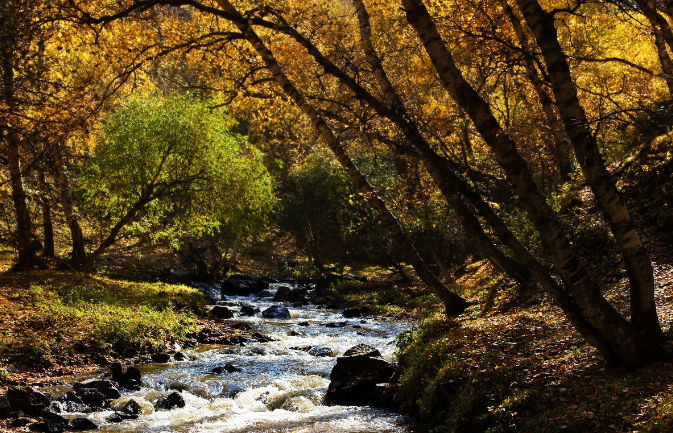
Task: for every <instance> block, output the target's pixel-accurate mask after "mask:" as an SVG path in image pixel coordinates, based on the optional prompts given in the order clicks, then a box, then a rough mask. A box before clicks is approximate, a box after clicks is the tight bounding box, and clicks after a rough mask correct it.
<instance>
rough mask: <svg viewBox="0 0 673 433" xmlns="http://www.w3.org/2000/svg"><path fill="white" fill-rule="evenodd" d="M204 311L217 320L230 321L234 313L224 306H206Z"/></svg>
mask: <svg viewBox="0 0 673 433" xmlns="http://www.w3.org/2000/svg"><path fill="white" fill-rule="evenodd" d="M206 311H207V312H208V315H209V316H213V317H217V318H218V319H231V318H232V317H234V313H233V312H232V311H231V310H230V309H229V307H225V306H224V305H207V306H206Z"/></svg>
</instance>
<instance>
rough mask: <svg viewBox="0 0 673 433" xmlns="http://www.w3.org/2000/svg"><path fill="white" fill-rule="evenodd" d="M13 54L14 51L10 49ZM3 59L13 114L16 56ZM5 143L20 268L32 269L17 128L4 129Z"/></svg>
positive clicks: (6, 93) (7, 100)
mask: <svg viewBox="0 0 673 433" xmlns="http://www.w3.org/2000/svg"><path fill="white" fill-rule="evenodd" d="M10 50H11V48H10ZM0 54H1V55H2V81H3V88H4V89H3V90H4V91H3V95H2V96H3V98H4V102H5V104H6V105H7V107H8V111H9V113H10V114H13V113H14V111H15V110H16V105H15V101H14V68H13V55H12V52H11V51H10V52H8V53H7V52H5V53H0ZM2 129H3V131H2V134H3V137H2V138H3V139H4V140H5V142H6V143H7V165H8V168H9V179H10V184H11V187H12V200H13V202H14V211H15V212H16V241H17V249H18V251H19V263H18V265H19V267H20V268H23V269H28V268H30V267H32V266H33V265H34V263H33V251H32V247H31V245H30V235H31V229H32V224H31V221H30V212H29V210H28V205H27V203H26V191H25V190H24V188H23V175H22V173H21V152H20V149H19V147H20V146H19V137H18V135H17V133H16V132H15V131H14V126H13V125H3V128H2Z"/></svg>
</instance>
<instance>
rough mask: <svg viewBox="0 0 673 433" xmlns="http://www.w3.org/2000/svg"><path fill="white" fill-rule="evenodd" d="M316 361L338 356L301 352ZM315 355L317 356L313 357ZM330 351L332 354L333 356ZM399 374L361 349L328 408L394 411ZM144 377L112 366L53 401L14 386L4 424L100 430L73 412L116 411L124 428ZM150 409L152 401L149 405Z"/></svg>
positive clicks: (164, 403) (338, 370)
mask: <svg viewBox="0 0 673 433" xmlns="http://www.w3.org/2000/svg"><path fill="white" fill-rule="evenodd" d="M295 349H297V350H303V351H307V352H309V353H311V354H312V355H314V356H334V353H333V352H332V350H331V349H328V348H318V347H310V346H307V347H298V348H295ZM312 352H315V353H312ZM328 352H329V353H328ZM240 371H241V369H240V368H239V367H237V366H235V365H233V364H231V363H228V364H226V365H223V366H220V367H215V368H213V370H212V371H211V374H231V373H236V372H240ZM398 377H399V373H398V370H397V367H396V365H395V364H391V363H389V362H388V361H386V360H384V359H383V357H382V356H381V353H380V352H379V351H378V350H377V349H376V348H374V347H371V346H367V345H364V344H360V345H357V346H354V347H352V348H350V349H349V350H347V351H346V352H345V353H344V354H343V356H341V357H338V358H337V362H336V366H335V367H334V368H333V369H332V372H331V374H330V384H329V387H328V389H327V393H326V395H325V403H326V404H329V405H348V406H352V405H370V406H391V404H392V402H393V396H394V394H395V391H396V382H397V378H398ZM140 386H141V373H140V370H138V369H137V368H135V367H132V366H126V365H123V364H122V363H119V362H117V363H113V364H112V365H111V366H110V369H109V371H108V372H107V373H105V374H103V375H102V376H101V377H98V378H93V379H87V380H83V381H80V382H75V383H73V384H72V389H71V390H70V391H67V392H66V393H65V394H63V395H61V396H60V397H58V398H56V399H53V400H52V397H51V396H50V395H49V394H48V393H42V392H40V391H39V390H37V389H35V388H31V387H10V388H9V389H8V391H7V394H6V396H4V397H0V419H7V418H10V419H12V421H11V422H10V426H12V427H23V426H27V425H29V426H30V429H31V430H33V431H44V432H49V433H60V432H64V431H66V430H70V431H88V430H96V429H98V427H99V426H98V425H97V424H96V423H94V422H93V421H91V420H90V419H88V418H85V417H77V418H74V419H68V418H66V417H64V416H63V415H67V414H68V413H72V412H77V413H90V412H97V411H103V410H111V409H114V412H113V413H112V415H110V416H108V417H107V418H106V420H107V421H108V422H111V423H119V422H123V421H126V420H133V419H137V418H138V417H139V416H140V415H141V414H143V413H147V409H146V408H143V406H142V405H141V404H140V403H139V402H138V401H136V400H134V399H133V398H132V397H128V396H127V397H122V393H124V392H128V391H134V390H138V389H140ZM181 392H182V389H178V390H171V392H169V393H168V394H166V395H164V396H162V397H160V398H159V399H157V401H156V402H155V403H154V405H153V407H152V408H151V409H149V411H150V412H151V411H152V410H154V411H162V410H173V409H175V408H182V407H185V400H184V398H183V397H182V395H181ZM145 404H147V402H145Z"/></svg>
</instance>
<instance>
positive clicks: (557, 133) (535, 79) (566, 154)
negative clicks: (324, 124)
mask: <svg viewBox="0 0 673 433" xmlns="http://www.w3.org/2000/svg"><path fill="white" fill-rule="evenodd" d="M501 5H502V7H503V10H504V11H505V14H506V15H507V17H508V18H509V20H510V22H511V23H512V27H513V28H514V32H515V33H516V36H517V39H518V40H519V45H521V49H522V50H523V52H524V54H523V62H524V68H525V69H526V76H527V77H528V81H530V82H531V84H532V85H533V89H534V90H535V94H536V95H537V97H538V99H539V100H540V105H541V106H542V111H543V112H544V115H545V117H546V118H547V124H548V125H549V129H550V130H551V135H552V137H553V139H554V145H555V146H554V148H553V149H550V150H551V152H550V153H551V154H552V157H553V158H554V160H555V162H556V171H557V175H558V180H559V182H561V183H565V182H567V181H568V180H569V179H570V173H571V172H572V167H571V164H570V145H569V143H568V140H566V137H565V134H564V130H563V125H562V123H561V121H560V120H559V118H558V115H557V114H556V110H554V101H552V99H551V98H550V97H549V94H548V93H547V91H546V90H545V84H544V82H543V81H542V78H540V75H539V74H538V71H537V68H536V66H535V62H534V61H533V58H532V55H533V51H532V50H531V49H530V47H529V45H528V37H527V36H526V33H525V32H524V29H523V26H522V25H521V21H519V17H517V16H516V15H515V14H514V11H513V10H512V8H511V7H510V6H509V4H508V3H507V0H502V1H501ZM549 147H551V146H549Z"/></svg>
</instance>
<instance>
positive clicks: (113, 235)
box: [79, 189, 208, 275]
mask: <svg viewBox="0 0 673 433" xmlns="http://www.w3.org/2000/svg"><path fill="white" fill-rule="evenodd" d="M148 190H149V189H148ZM154 198H155V197H153V196H152V195H151V194H150V193H149V192H146V193H145V194H143V196H142V197H140V198H139V199H138V201H137V202H136V203H135V204H134V205H133V206H132V207H131V209H129V210H128V211H127V212H126V214H125V215H124V216H123V217H122V219H121V220H119V222H117V224H115V225H114V227H112V229H111V230H110V233H109V234H108V236H107V237H106V238H105V239H104V240H103V242H101V244H100V245H99V246H98V248H96V250H95V251H94V252H93V253H91V255H90V256H89V257H88V258H87V259H86V260H85V261H84V263H83V264H82V266H80V268H79V270H80V271H86V270H88V269H89V268H90V267H91V266H93V264H94V263H95V262H96V260H97V259H98V257H100V255H101V254H103V253H104V252H105V250H107V249H108V248H109V247H110V246H111V245H112V244H114V243H115V241H116V240H117V235H118V234H119V232H120V231H121V229H123V228H124V227H125V226H126V225H127V224H129V223H130V222H131V221H133V220H134V219H135V217H136V215H138V212H140V210H141V209H142V208H143V207H145V205H146V204H148V203H149V202H151V201H152V200H153V199H154ZM205 273H206V275H207V274H208V271H207V270H206V272H205Z"/></svg>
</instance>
